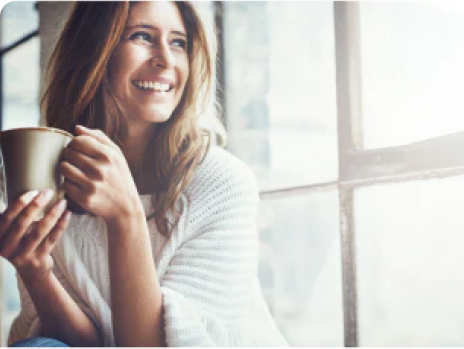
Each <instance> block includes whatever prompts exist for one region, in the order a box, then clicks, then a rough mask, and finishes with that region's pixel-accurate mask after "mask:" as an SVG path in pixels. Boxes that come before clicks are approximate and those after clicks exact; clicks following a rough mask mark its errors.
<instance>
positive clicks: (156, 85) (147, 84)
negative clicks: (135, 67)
mask: <svg viewBox="0 0 464 349" xmlns="http://www.w3.org/2000/svg"><path fill="white" fill-rule="evenodd" d="M134 85H135V86H137V87H139V88H143V89H146V90H148V89H150V90H155V91H159V92H166V91H168V90H169V89H170V86H169V84H162V83H160V82H153V81H134Z"/></svg>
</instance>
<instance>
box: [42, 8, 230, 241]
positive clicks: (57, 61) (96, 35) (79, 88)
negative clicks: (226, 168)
mask: <svg viewBox="0 0 464 349" xmlns="http://www.w3.org/2000/svg"><path fill="white" fill-rule="evenodd" d="M175 4H176V5H177V8H178V9H179V12H180V14H181V17H182V19H183V22H184V26H185V28H186V31H187V41H188V44H187V47H188V52H187V53H188V57H189V68H190V72H189V77H188V80H187V83H186V86H185V90H184V93H183V96H182V98H181V100H180V102H179V104H178V105H177V107H176V108H175V110H174V112H173V114H172V115H171V117H170V118H169V119H168V120H167V121H166V122H164V123H160V124H158V126H157V130H156V134H155V137H154V138H153V140H152V141H151V143H150V145H149V146H148V148H147V151H146V153H145V154H144V157H143V162H144V163H145V162H147V161H156V166H155V167H156V171H155V172H154V173H150V174H149V175H150V176H151V178H150V180H151V181H154V183H155V186H156V189H155V193H154V194H155V195H154V200H153V204H154V208H155V210H154V212H153V213H152V214H151V215H149V216H148V217H147V220H148V219H152V218H153V219H154V220H155V223H156V226H157V229H158V230H159V232H160V233H161V234H163V235H164V236H169V235H170V234H171V232H172V229H173V228H174V226H175V225H176V224H177V222H178V220H179V217H180V215H181V214H182V209H183V207H181V206H179V205H178V204H177V203H178V202H179V201H178V199H179V198H180V195H181V193H182V192H183V191H184V190H185V188H186V187H187V185H188V184H189V183H190V181H191V180H192V178H193V176H194V174H195V170H196V168H197V166H198V165H199V164H200V163H201V161H202V159H203V158H204V155H205V154H206V152H207V151H208V147H209V145H210V143H211V137H212V136H211V132H210V131H208V130H207V129H204V128H202V127H201V126H200V125H199V118H200V116H202V115H204V114H205V113H208V111H209V112H210V113H211V106H215V107H216V108H215V109H216V110H214V111H213V113H218V112H220V108H219V106H218V104H217V103H216V104H214V103H213V101H214V86H215V78H216V74H215V72H216V71H215V69H216V64H215V63H216V62H215V61H216V37H215V36H214V33H213V31H212V28H209V29H210V31H209V32H208V30H207V28H206V27H205V22H204V21H203V20H202V19H201V17H200V14H199V13H198V12H197V10H196V9H195V7H194V6H193V5H192V4H191V3H189V2H184V1H178V2H175ZM134 5H135V3H134V2H127V1H124V2H119V1H115V2H87V1H81V2H76V4H75V5H74V8H73V9H72V11H71V13H70V16H69V18H68V20H67V22H66V24H65V26H64V29H63V31H62V32H61V35H60V37H59V39H58V43H57V45H56V47H55V50H54V51H53V53H52V55H51V58H50V61H49V63H48V67H47V75H46V76H47V79H48V80H47V81H48V87H47V89H46V91H45V93H44V96H43V98H42V101H41V108H42V111H43V112H44V113H45V118H46V123H47V125H48V126H50V127H56V128H60V129H62V130H65V131H68V132H70V133H72V134H74V135H75V134H76V133H75V126H76V125H78V124H80V125H84V126H86V127H89V128H97V129H100V130H102V131H103V132H105V133H106V134H107V135H108V136H109V137H110V138H111V139H112V140H113V141H114V142H115V143H116V144H117V145H118V146H120V147H121V148H123V147H124V141H125V139H126V137H127V132H128V131H127V123H126V121H125V117H124V114H123V109H122V108H121V106H120V104H119V103H118V101H117V99H116V96H115V94H114V92H113V91H112V88H111V86H110V84H109V78H108V71H107V70H108V62H109V61H110V59H111V56H112V54H113V52H114V50H115V48H116V46H117V45H118V43H119V41H120V38H121V35H122V33H123V30H124V27H125V25H126V21H127V19H128V16H129V13H130V10H131V7H132V6H134ZM216 130H217V132H218V133H216V136H218V138H217V139H215V140H216V141H217V140H218V141H219V143H220V144H222V145H224V144H225V132H224V129H223V128H221V127H219V128H217V125H216ZM169 216H170V218H169Z"/></svg>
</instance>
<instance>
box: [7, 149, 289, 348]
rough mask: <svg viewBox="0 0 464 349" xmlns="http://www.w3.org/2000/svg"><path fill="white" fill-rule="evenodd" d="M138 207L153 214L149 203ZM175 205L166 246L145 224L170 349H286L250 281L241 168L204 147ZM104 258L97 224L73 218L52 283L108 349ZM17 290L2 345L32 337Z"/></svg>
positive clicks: (251, 254)
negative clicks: (177, 214)
mask: <svg viewBox="0 0 464 349" xmlns="http://www.w3.org/2000/svg"><path fill="white" fill-rule="evenodd" d="M140 198H141V201H142V204H143V207H144V209H145V212H146V213H147V214H149V213H151V210H152V204H151V197H150V195H141V196H140ZM180 202H181V203H182V204H183V205H184V211H183V214H182V216H181V218H180V221H179V224H178V225H177V228H176V229H175V230H174V231H173V233H172V236H171V237H170V238H169V239H166V238H165V237H163V236H162V235H161V234H159V233H158V232H157V230H156V227H155V225H154V223H153V221H150V222H149V223H148V227H149V231H150V237H151V245H152V249H153V256H154V259H155V263H156V271H157V274H158V279H159V280H160V284H161V290H162V293H163V303H164V310H165V315H164V321H165V331H166V340H167V344H168V346H188V347H193V346H287V343H286V341H285V339H284V338H283V336H282V335H281V334H280V332H279V330H278V328H277V327H276V325H275V323H274V321H273V319H272V317H271V315H270V313H269V310H268V307H267V305H266V303H265V301H264V299H263V296H262V293H261V289H260V285H259V281H258V278H257V263H258V236H257V229H256V222H255V221H256V214H257V207H258V202H259V197H258V190H257V185H256V181H255V178H254V176H253V174H252V173H251V171H250V170H249V168H248V167H247V166H245V165H244V164H243V163H242V162H241V161H240V160H238V159H237V158H236V157H234V156H233V155H231V154H229V153H228V152H226V151H225V150H223V149H221V148H219V147H212V148H211V149H210V151H209V153H208V155H207V156H206V158H205V160H204V161H203V163H202V164H201V165H200V166H199V167H198V170H197V173H196V175H195V177H194V179H193V180H192V182H191V183H190V185H189V186H188V188H187V189H186V190H185V192H184V194H183V195H182V196H181V198H180ZM107 256H108V245H107V237H106V226H105V223H104V222H103V220H102V219H101V218H99V217H90V216H75V215H74V216H73V217H72V219H71V222H70V224H69V227H68V229H67V231H66V232H65V234H63V237H62V238H61V239H60V241H59V243H58V244H57V245H56V247H55V249H54V251H53V257H54V260H55V268H54V272H55V275H56V276H57V278H58V280H60V282H61V283H62V284H63V286H64V288H65V289H66V290H67V291H68V292H69V294H70V295H71V296H72V297H73V299H74V300H75V301H76V303H77V304H78V305H79V306H80V308H81V309H82V310H83V311H84V312H85V313H86V314H87V315H88V316H89V317H90V318H91V319H92V321H93V322H94V323H95V324H96V325H97V327H98V328H99V330H100V331H101V333H102V334H103V336H104V341H105V345H106V346H114V345H115V342H114V336H113V327H112V321H111V308H110V304H111V303H110V282H109V271H108V257H107ZM134 272H137V270H134ZM18 287H19V291H20V297H21V312H20V313H19V315H18V317H17V318H16V319H15V321H14V322H13V325H12V328H11V331H10V335H9V339H8V343H9V344H12V343H14V342H16V341H18V340H21V339H24V338H28V337H33V336H37V335H38V334H39V333H40V321H39V320H38V317H37V313H36V310H35V307H34V305H33V303H32V301H31V299H30V297H29V295H28V293H27V291H26V289H25V288H24V285H23V284H22V282H21V280H20V279H19V278H18ZM133 297H137V294H134V295H133ZM149 307H150V305H149V304H147V309H149Z"/></svg>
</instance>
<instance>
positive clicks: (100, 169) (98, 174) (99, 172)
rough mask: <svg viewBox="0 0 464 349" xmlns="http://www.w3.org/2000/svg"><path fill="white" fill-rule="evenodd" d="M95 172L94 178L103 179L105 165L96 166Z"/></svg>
mask: <svg viewBox="0 0 464 349" xmlns="http://www.w3.org/2000/svg"><path fill="white" fill-rule="evenodd" d="M95 174H96V179H97V180H99V181H102V180H103V179H105V177H106V170H105V167H103V166H100V167H98V168H97V169H96V170H95Z"/></svg>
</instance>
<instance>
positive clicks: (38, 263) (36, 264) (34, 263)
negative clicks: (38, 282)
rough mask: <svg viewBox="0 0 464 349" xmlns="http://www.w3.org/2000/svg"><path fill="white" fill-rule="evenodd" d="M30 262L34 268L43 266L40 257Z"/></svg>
mask: <svg viewBox="0 0 464 349" xmlns="http://www.w3.org/2000/svg"><path fill="white" fill-rule="evenodd" d="M29 263H30V265H31V267H32V268H33V269H39V268H40V267H41V266H42V262H41V260H40V259H38V258H33V259H32V260H31V261H30V262H29Z"/></svg>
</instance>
